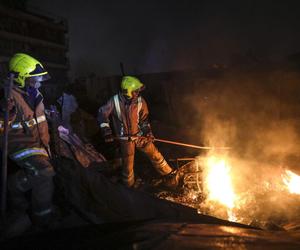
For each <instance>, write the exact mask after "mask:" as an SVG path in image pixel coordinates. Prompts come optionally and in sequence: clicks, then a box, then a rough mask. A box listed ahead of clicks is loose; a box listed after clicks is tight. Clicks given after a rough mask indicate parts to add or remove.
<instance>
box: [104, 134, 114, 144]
mask: <svg viewBox="0 0 300 250" xmlns="http://www.w3.org/2000/svg"><path fill="white" fill-rule="evenodd" d="M104 141H105V143H113V142H114V137H113V135H112V134H107V135H105V136H104Z"/></svg>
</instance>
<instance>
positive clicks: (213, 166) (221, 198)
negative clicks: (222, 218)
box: [204, 156, 237, 221]
mask: <svg viewBox="0 0 300 250" xmlns="http://www.w3.org/2000/svg"><path fill="white" fill-rule="evenodd" d="M205 165H206V171H205V178H204V179H205V181H204V185H205V189H206V192H207V201H213V202H214V203H219V204H220V205H221V206H223V207H225V208H226V209H227V215H228V218H227V219H229V220H232V221H235V220H236V219H235V216H234V213H233V211H232V210H233V208H234V207H235V201H236V199H237V195H236V194H235V192H234V189H233V185H232V179H231V174H230V169H231V168H230V166H229V165H228V164H227V162H226V160H225V159H223V158H221V157H220V158H219V157H216V156H210V157H208V158H207V159H206V161H205Z"/></svg>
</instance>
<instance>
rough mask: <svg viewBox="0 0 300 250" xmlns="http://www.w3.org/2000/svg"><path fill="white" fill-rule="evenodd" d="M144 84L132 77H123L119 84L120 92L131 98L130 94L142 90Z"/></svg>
mask: <svg viewBox="0 0 300 250" xmlns="http://www.w3.org/2000/svg"><path fill="white" fill-rule="evenodd" d="M143 87H144V84H143V83H141V81H140V80H139V79H137V78H136V77H133V76H124V77H123V78H122V82H121V89H122V92H123V93H124V94H125V95H127V96H128V97H130V98H131V97H132V92H133V91H137V90H142V89H143Z"/></svg>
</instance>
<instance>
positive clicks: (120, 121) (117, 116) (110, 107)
mask: <svg viewBox="0 0 300 250" xmlns="http://www.w3.org/2000/svg"><path fill="white" fill-rule="evenodd" d="M148 115H149V111H148V106H147V103H146V101H145V100H144V98H142V97H141V96H139V97H137V98H135V99H132V100H127V99H126V98H125V97H124V96H123V95H122V94H117V95H115V96H113V97H112V98H110V99H109V100H108V102H107V103H106V104H105V105H104V106H102V107H100V108H99V112H98V122H99V124H100V127H101V129H102V131H103V134H104V136H105V135H108V134H112V130H111V127H110V123H109V122H110V117H111V121H112V124H113V129H114V132H115V134H116V135H117V136H134V135H139V134H140V135H141V134H143V135H146V134H149V133H151V127H150V123H149V120H148Z"/></svg>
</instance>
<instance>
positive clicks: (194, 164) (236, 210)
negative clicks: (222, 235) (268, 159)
mask: <svg viewBox="0 0 300 250" xmlns="http://www.w3.org/2000/svg"><path fill="white" fill-rule="evenodd" d="M253 164H254V163H252V164H250V166H248V169H246V170H245V169H243V168H244V167H245V163H243V162H242V161H238V160H235V159H234V158H230V156H229V154H220V153H214V152H209V153H208V154H207V155H206V156H201V157H198V158H196V159H195V160H194V161H191V162H189V163H188V164H185V165H183V166H182V167H181V169H180V171H181V172H182V175H184V178H183V186H182V190H181V195H178V194H176V195H175V194H172V193H166V192H164V193H161V194H160V198H165V199H168V200H172V201H175V202H179V203H181V204H184V205H188V206H191V207H194V208H196V209H198V211H199V213H201V214H207V215H211V216H215V217H218V218H222V219H226V220H229V221H233V222H239V223H244V224H248V225H256V226H260V227H268V226H269V225H270V224H272V225H278V226H280V225H284V224H285V223H287V222H288V221H289V220H291V219H299V218H298V217H297V216H298V214H299V209H298V208H297V207H299V204H300V196H299V194H300V192H299V191H300V176H299V175H297V174H295V173H293V172H292V171H291V170H287V169H285V168H283V167H279V168H275V167H274V166H271V167H266V169H264V170H261V172H260V173H259V172H257V173H256V175H252V176H250V175H249V172H247V171H249V167H253V166H254V165H253ZM242 169H243V170H242ZM272 169H273V170H272ZM250 173H251V172H250Z"/></svg>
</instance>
